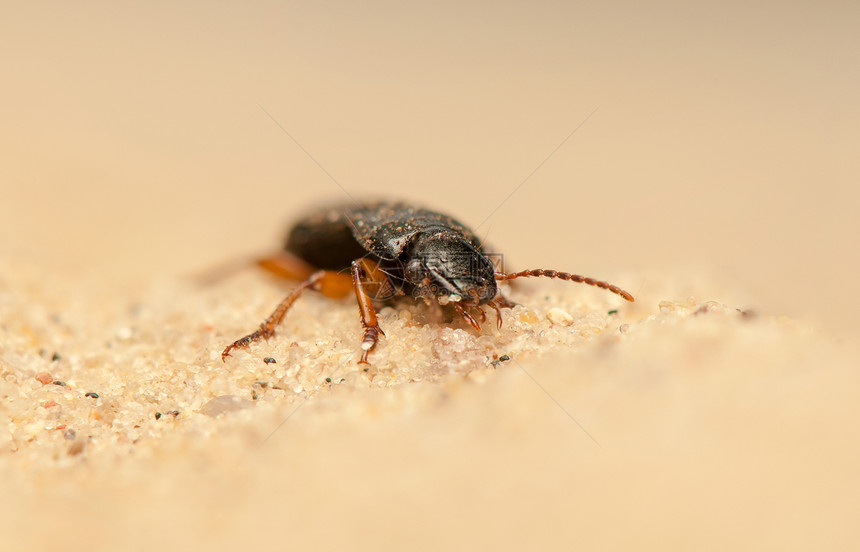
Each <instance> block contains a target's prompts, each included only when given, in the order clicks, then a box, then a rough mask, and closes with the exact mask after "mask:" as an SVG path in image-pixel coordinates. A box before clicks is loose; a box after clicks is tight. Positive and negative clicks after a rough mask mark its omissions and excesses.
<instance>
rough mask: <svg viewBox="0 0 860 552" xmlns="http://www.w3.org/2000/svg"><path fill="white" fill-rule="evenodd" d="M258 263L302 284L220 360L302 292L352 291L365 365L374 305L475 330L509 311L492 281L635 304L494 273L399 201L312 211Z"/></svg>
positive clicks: (472, 243)
mask: <svg viewBox="0 0 860 552" xmlns="http://www.w3.org/2000/svg"><path fill="white" fill-rule="evenodd" d="M259 264H260V266H262V267H263V268H265V269H267V270H269V271H270V272H273V273H275V274H278V275H281V276H284V277H288V278H293V279H297V280H303V281H302V283H301V284H299V285H298V287H296V289H295V290H293V292H292V293H290V295H288V296H287V297H286V298H285V299H284V300H283V301H282V302H281V303H280V304H279V305H278V307H277V308H276V309H275V310H274V312H273V313H272V314H271V315H270V316H269V318H267V319H266V320H265V321H264V322H263V323H262V324H261V325H260V328H259V329H258V330H257V331H255V332H253V333H251V334H249V335H247V336H245V337H243V338H241V339H239V340H237V341H235V342H234V343H233V344H231V345H229V346H228V347H227V348H226V349H224V352H223V353H221V359H222V360H226V358H227V357H228V356H229V355H230V352H231V351H232V350H233V349H236V348H244V347H247V346H248V345H250V344H251V343H253V342H255V341H257V340H259V339H260V338H268V337H270V336H272V335H274V333H275V328H276V327H277V326H278V324H280V323H281V321H282V320H283V319H284V316H285V315H286V313H287V311H288V310H289V308H290V307H291V306H292V304H293V302H294V301H295V300H296V299H297V298H298V297H299V295H301V293H302V292H303V291H305V290H306V289H313V290H316V291H320V292H322V293H323V294H325V295H327V296H330V297H343V296H345V295H347V294H349V293H350V291H353V292H354V293H355V297H356V300H357V302H358V308H359V312H360V314H361V324H362V327H363V328H364V333H363V337H362V342H361V349H362V354H361V359H360V360H359V362H360V363H365V364H366V363H367V356H368V354H369V353H370V352H371V351H372V350H373V349H374V348H375V347H376V344H377V342H378V341H379V335H380V334H383V332H382V330H381V329H380V327H379V323H378V321H377V317H376V309H375V308H374V303H377V304H379V303H383V302H388V301H391V300H394V299H396V298H397V297H406V296H412V297H413V298H415V299H417V300H423V301H424V302H426V303H427V304H428V305H430V306H433V307H435V308H439V309H441V308H442V307H443V306H449V307H450V308H453V309H454V310H455V311H456V312H457V313H458V314H459V315H460V316H461V317H462V318H463V319H464V320H465V321H466V322H467V323H469V324H470V325H471V326H472V327H474V328H475V329H476V330H478V331H480V329H481V325H480V323H479V322H478V320H477V319H476V318H475V316H476V315H477V316H478V317H480V319H481V322H485V321H486V315H485V313H484V311H483V309H482V307H483V306H484V305H486V306H489V307H490V308H492V309H494V310H495V312H496V323H497V325H498V327H500V328H501V326H502V317H501V312H500V309H502V308H510V307H512V306H514V304H513V303H511V302H510V301H508V300H507V299H505V297H504V296H503V295H502V294H501V292H500V290H499V288H498V287H497V285H496V282H497V281H504V280H513V279H515V278H521V277H526V276H544V277H549V278H559V279H562V280H568V281H573V282H582V283H585V284H589V285H593V286H597V287H601V288H603V289H607V290H609V291H611V292H613V293H617V294H618V295H621V296H622V297H624V298H625V299H626V300H628V301H633V297H632V296H631V295H630V294H629V293H627V292H626V291H624V290H622V289H620V288H618V287H617V286H614V285H612V284H608V283H606V282H602V281H599V280H595V279H593V278H587V277H584V276H578V275H576V274H568V273H566V272H558V271H555V270H543V269H536V270H524V271H520V272H515V273H510V274H505V273H503V272H498V271H497V270H496V268H495V267H494V265H493V263H492V262H491V260H490V258H489V256H488V254H487V252H486V251H485V250H484V247H483V246H482V244H481V243H480V240H479V239H478V238H477V237H476V236H475V234H474V233H473V232H472V231H471V230H469V229H468V228H466V227H465V226H464V225H462V224H461V223H460V222H458V221H456V220H454V219H453V218H451V217H449V216H447V215H443V214H440V213H436V212H434V211H429V210H426V209H420V208H417V207H413V206H411V205H408V204H405V203H390V202H377V203H365V204H345V205H338V206H333V207H330V208H328V209H322V210H320V211H317V212H315V213H312V214H311V215H309V216H307V217H305V218H304V219H302V220H300V221H298V222H297V223H296V224H295V225H294V226H293V227H292V229H291V230H290V232H289V235H288V236H287V241H286V244H285V246H284V250H283V251H281V252H279V253H277V254H275V255H272V256H270V257H267V258H265V259H262V260H260V263H259ZM383 335H384V334H383Z"/></svg>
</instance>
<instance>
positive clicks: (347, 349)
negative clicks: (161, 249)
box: [0, 260, 860, 550]
mask: <svg viewBox="0 0 860 552" xmlns="http://www.w3.org/2000/svg"><path fill="white" fill-rule="evenodd" d="M3 267H4V269H3V272H2V274H0V279H2V283H3V287H2V290H3V291H2V295H0V299H2V300H0V309H2V312H0V320H3V324H2V325H0V344H2V348H0V370H2V379H0V385H2V387H0V394H2V399H3V400H2V403H0V404H2V414H3V417H4V418H5V419H6V420H7V423H4V424H3V426H2V428H0V431H2V433H0V437H2V442H3V443H4V444H3V448H2V453H0V477H2V481H3V482H4V485H3V486H4V500H3V501H2V507H0V509H2V519H3V523H4V525H5V529H4V535H3V540H4V542H7V543H10V544H11V546H10V547H8V548H7V549H9V550H13V549H15V550H18V549H26V548H30V547H32V548H47V547H53V546H61V547H63V548H66V549H90V550H92V549H96V550H112V549H118V548H124V549H127V548H131V549H144V548H151V547H152V546H171V547H177V548H181V547H192V546H194V547H197V546H205V547H206V548H208V549H216V550H221V549H224V550H226V549H235V548H237V547H242V548H244V547H247V546H251V545H254V546H257V545H260V546H263V547H265V548H270V547H271V548H280V547H283V546H290V547H300V546H309V545H314V544H317V545H321V544H322V545H326V546H349V547H357V548H362V549H378V548H396V547H399V546H406V545H407V544H408V543H413V545H414V543H415V542H416V541H417V543H418V548H422V549H433V548H439V547H442V546H456V547H471V546H478V545H482V546H484V547H492V548H532V547H544V546H553V547H557V548H565V547H566V543H570V542H577V543H581V544H585V545H590V546H593V547H600V548H623V547H633V548H699V549H726V548H732V547H742V548H762V547H766V548H769V549H776V548H780V549H809V548H827V549H840V548H841V549H844V548H848V547H850V543H851V542H854V543H856V542H857V540H856V539H857V537H858V536H860V535H858V530H857V525H856V523H854V521H855V519H854V518H855V514H856V512H857V509H858V507H860V504H858V496H860V495H858V490H860V489H858V478H857V474H856V466H857V465H858V461H860V439H858V437H860V435H858V433H860V431H858V428H857V424H856V420H857V415H858V410H860V407H858V405H860V400H858V399H860V396H858V395H860V385H858V384H860V381H858V380H860V376H858V372H857V359H858V357H857V355H856V353H855V352H853V351H852V350H851V349H850V347H848V346H846V345H844V344H840V343H839V342H837V341H836V340H834V339H833V338H832V337H830V336H828V335H827V334H822V333H819V332H817V331H814V330H812V329H810V328H808V327H805V326H803V325H801V324H797V323H795V322H793V321H792V320H789V319H785V318H775V317H773V316H769V315H767V314H765V313H756V312H754V311H743V312H742V311H740V310H739V309H740V308H741V306H738V305H723V304H719V303H716V302H708V301H707V300H706V299H707V298H700V299H687V298H678V297H672V295H671V293H669V294H667V295H666V296H664V297H661V298H660V299H661V300H662V301H658V300H656V299H657V298H655V297H648V296H645V297H640V298H639V302H637V303H636V304H634V305H630V306H627V305H620V304H619V301H616V298H615V297H614V296H610V295H609V294H604V293H602V292H599V291H596V290H591V289H588V288H584V286H571V285H569V284H568V285H565V284H561V283H536V282H535V283H533V282H528V285H527V286H522V287H521V288H520V289H516V290H513V291H512V292H511V295H512V296H513V297H514V298H515V299H516V300H518V301H519V302H521V303H523V304H524V305H527V306H526V307H517V308H516V309H514V310H513V311H511V312H508V313H506V315H505V322H506V324H505V327H504V329H503V330H502V331H501V332H499V331H496V330H495V329H491V330H489V331H487V332H486V333H485V334H483V335H478V334H476V333H475V332H474V331H472V330H467V329H465V328H464V327H463V325H462V324H449V325H440V324H422V323H419V319H420V316H421V315H422V314H421V309H420V308H416V307H409V306H408V305H407V306H403V307H399V308H396V309H385V310H383V311H382V324H383V327H384V329H385V330H386V332H387V336H388V337H387V338H386V339H385V340H384V341H383V343H382V345H381V346H380V347H379V349H378V351H377V352H376V355H375V357H374V360H375V361H376V362H375V365H374V372H375V373H370V374H365V373H364V372H362V371H360V370H358V369H357V366H356V365H355V364H354V361H355V358H356V357H355V351H356V344H357V342H358V335H359V330H358V324H357V315H356V312H355V308H354V305H353V304H351V302H350V301H348V300H345V301H341V302H332V301H329V300H327V299H325V298H323V297H319V296H312V295H309V296H308V297H306V298H304V299H303V300H302V302H301V303H299V304H297V306H296V308H295V310H294V311H293V312H291V313H290V316H289V317H288V319H287V323H286V324H285V325H284V328H283V331H282V332H281V333H280V334H279V335H278V336H276V337H275V338H273V339H272V340H271V341H270V342H269V343H261V344H259V345H257V346H255V347H253V348H252V349H251V350H250V352H249V353H245V352H240V353H237V354H236V355H235V358H233V359H230V360H229V361H228V362H227V363H226V364H222V362H221V360H220V358H219V353H220V350H221V348H222V347H223V346H224V344H225V343H227V342H229V341H230V340H231V339H232V338H234V337H236V336H238V335H240V334H242V333H244V331H245V330H247V329H249V328H252V327H253V325H254V324H255V323H256V321H257V320H258V319H259V318H260V316H261V314H265V313H266V312H267V311H268V310H269V308H270V306H271V305H272V304H274V303H275V302H276V301H277V300H278V298H279V297H280V295H281V294H282V293H283V290H284V289H285V288H284V286H282V285H281V284H279V283H278V282H275V281H273V280H271V279H269V278H268V277H266V276H264V275H261V274H258V273H256V272H255V271H253V270H248V271H245V272H242V273H240V274H238V275H236V276H234V277H232V278H229V279H228V280H227V281H224V282H222V283H218V284H216V285H213V286H210V287H200V286H197V285H195V284H194V283H193V282H189V281H187V280H186V281H180V280H179V279H176V280H173V281H159V282H153V283H152V284H151V285H150V286H149V287H147V288H146V289H144V290H141V291H139V292H138V295H132V296H129V295H126V294H115V293H116V290H106V289H104V288H97V287H94V286H92V285H90V284H86V283H85V279H82V280H81V281H79V282H74V281H68V280H66V281H64V282H60V283H58V282H57V280H56V279H55V278H54V275H51V274H48V273H47V272H46V271H45V270H44V267H37V266H32V265H30V266H25V265H23V264H16V262H15V261H14V260H8V262H6V263H4V265H3ZM13 290H14V291H13ZM22 291H23V293H22ZM127 292H128V293H130V294H133V293H134V292H133V291H131V290H127ZM96 306H97V308H96ZM743 307H746V306H745V305H744V306H743ZM551 308H557V309H561V310H563V311H565V312H566V313H568V315H569V317H570V318H569V319H562V320H561V323H551V322H550V320H548V319H547V315H548V313H549V312H550V309H551ZM616 308H617V309H618V313H617V314H607V313H608V312H609V311H610V310H612V309H616ZM558 316H559V313H558V311H555V313H554V315H553V317H554V318H555V319H556V322H558V321H559V320H560V319H559V318H558ZM490 326H492V325H490ZM503 354H507V355H509V356H510V357H511V359H510V360H508V361H504V362H497V363H496V364H495V365H494V364H492V363H491V362H492V361H493V359H494V358H495V357H498V356H500V355H503ZM265 357H272V358H274V359H276V361H277V363H274V364H267V363H265V362H264V360H263V359H264V358H265ZM44 372H47V373H49V374H50V378H48V379H44V382H40V381H37V378H44V377H45V376H40V375H39V374H40V373H44ZM329 379H330V380H331V382H329ZM45 382H47V383H45ZM57 382H63V383H64V385H58V384H57ZM87 393H97V394H98V397H97V398H94V397H92V395H90V396H87ZM225 397H230V400H229V401H227V400H226V399H225Z"/></svg>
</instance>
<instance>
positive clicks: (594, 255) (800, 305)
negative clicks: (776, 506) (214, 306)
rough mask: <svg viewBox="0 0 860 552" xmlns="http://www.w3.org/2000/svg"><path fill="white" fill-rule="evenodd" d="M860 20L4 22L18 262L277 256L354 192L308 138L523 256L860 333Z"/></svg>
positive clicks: (817, 9) (367, 14)
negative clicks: (297, 231) (858, 296)
mask: <svg viewBox="0 0 860 552" xmlns="http://www.w3.org/2000/svg"><path fill="white" fill-rule="evenodd" d="M858 15H860V7H858V4H857V3H855V2H824V3H822V2H793V3H784V2H770V3H760V2H753V3H748V2H744V3H725V2H723V3H716V4H714V3H711V4H708V5H704V4H702V5H696V4H691V3H689V2H664V3H659V4H654V3H644V4H643V3H637V2H604V3H599V4H593V5H580V4H572V3H568V2H539V3H528V4H523V3H519V2H496V3H492V4H489V3H486V4H484V3H474V4H471V5H463V4H462V3H460V2H436V3H432V4H426V5H425V4H416V5H403V4H402V3H399V2H362V3H353V2H337V1H335V2H314V3H301V4H299V3H286V2H255V3H241V4H239V3H235V4H224V3H219V4H217V5H216V4H214V3H211V2H185V3H181V4H177V3H141V5H138V6H136V7H132V6H128V5H120V4H117V3H115V2H87V3H84V4H81V3H77V4H68V3H59V2H57V3H39V4H26V3H18V4H16V5H11V6H6V7H5V8H4V16H3V18H2V21H0V70H2V82H3V85H2V88H0V100H2V101H0V121H2V126H0V192H2V199H0V236H2V237H0V245H2V247H4V248H5V249H6V250H7V252H9V253H10V254H14V255H22V256H27V257H29V258H31V259H35V260H37V262H38V263H39V264H40V265H42V266H51V267H56V270H57V276H59V277H75V275H78V276H81V277H87V278H98V279H104V280H105V281H117V280H121V281H123V282H129V283H134V282H145V281H147V280H148V279H150V278H151V277H153V276H157V275H170V274H185V273H188V272H190V271H194V270H197V269H199V268H201V267H205V266H207V265H210V264H213V263H218V262H220V261H223V260H225V259H229V258H232V257H235V256H236V255H242V254H246V253H253V252H257V251H260V250H265V249H267V248H270V247H273V246H276V245H277V244H278V243H279V242H280V240H281V237H282V235H283V233H284V230H285V225H286V224H287V222H288V221H289V219H290V218H291V217H293V216H295V215H297V214H300V213H301V212H302V211H303V210H305V209H306V208H307V206H308V205H312V204H313V203H314V202H318V201H320V200H325V199H330V198H341V197H345V195H344V193H343V191H341V189H339V186H338V184H336V183H335V182H334V181H333V180H332V179H331V178H329V176H328V175H327V174H326V172H324V171H323V170H321V169H320V167H318V166H317V165H316V164H315V162H314V161H312V160H311V159H310V158H309V157H308V156H307V155H306V154H305V152H303V151H302V149H301V148H300V147H299V146H297V145H296V143H294V142H293V140H291V138H290V137H289V136H288V135H287V132H288V133H289V134H290V135H292V136H293V137H294V138H295V140H296V141H298V143H300V144H301V146H302V147H303V148H305V149H306V150H307V152H309V153H310V154H311V155H312V156H313V157H314V158H315V159H316V160H317V161H318V162H319V164H320V165H321V166H322V167H324V169H325V171H327V172H328V173H329V174H330V175H331V176H332V177H333V179H334V180H336V181H337V183H339V185H340V186H342V187H343V188H344V189H345V190H347V191H348V192H349V193H350V194H352V195H355V196H365V195H370V196H389V195H390V196H392V197H404V198H408V199H411V200H414V201H415V202H417V203H422V204H426V205H429V206H432V207H436V208H438V209H439V210H442V211H446V212H449V213H451V214H453V215H455V216H457V217H459V218H461V219H462V220H463V221H464V222H466V223H467V224H470V225H473V226H477V225H479V224H480V223H481V222H482V221H483V220H485V219H486V218H487V217H488V216H489V215H490V214H491V213H492V217H490V219H489V220H488V221H487V222H486V224H483V225H481V228H480V229H479V233H480V234H481V235H486V236H487V240H488V241H489V242H490V243H492V244H494V246H495V247H496V248H497V249H499V250H500V251H503V252H504V253H505V254H506V255H507V258H508V259H509V261H512V262H514V264H515V265H516V266H517V267H521V268H525V267H547V268H558V269H563V270H570V271H576V272H580V273H583V274H589V275H594V276H600V277H606V278H610V277H612V276H613V275H616V276H617V275H622V281H620V282H617V283H619V284H621V285H623V287H626V288H629V289H630V290H631V291H632V292H634V293H636V292H641V291H642V290H643V288H647V287H648V286H651V285H654V281H655V280H654V278H660V277H661V275H669V274H671V275H673V276H672V277H673V278H674V279H675V280H676V281H681V282H684V281H685V280H687V279H689V281H690V282H694V281H696V278H698V275H701V274H705V275H709V276H710V277H712V278H713V279H714V280H715V281H717V282H719V288H718V289H716V290H714V289H710V288H709V289H707V290H705V289H696V286H695V284H691V286H690V289H689V290H685V292H686V291H689V292H690V293H694V294H697V295H698V296H700V298H701V299H715V300H728V299H727V297H721V296H720V291H719V289H724V290H726V294H727V295H730V294H731V293H734V292H733V291H729V290H744V293H746V294H747V296H748V297H750V298H753V300H752V301H751V304H744V305H738V306H744V307H752V308H758V309H762V310H764V311H768V312H771V313H777V314H779V313H784V314H788V315H792V316H800V317H807V316H812V317H815V318H818V319H820V320H822V321H823V322H824V323H825V324H826V325H827V326H829V327H830V328H833V329H843V330H844V329H848V330H850V331H853V330H856V329H858V327H860V326H858V322H857V319H856V316H855V315H854V313H853V312H852V311H851V310H850V309H847V308H846V306H848V305H847V304H848V303H852V304H853V303H856V300H854V299H853V298H852V288H851V286H852V284H853V283H854V282H856V281H857V279H858V277H860V261H858V256H857V254H856V251H855V249H856V242H857V236H858V235H860V232H858V230H860V223H858V217H857V214H856V212H857V209H858V206H860V201H858V200H860V191H858V186H857V184H858V175H860V161H858V155H857V153H858V151H860V102H858V101H857V98H858V97H860V39H858V33H857V29H858V24H860V17H858ZM266 112H268V113H269V114H271V117H272V118H274V119H275V120H277V122H278V123H280V125H281V126H283V129H282V128H279V126H278V124H276V123H275V122H274V121H273V119H272V118H270V117H269V115H267V113H266ZM580 125H581V126H580ZM577 128H578V130H576V132H574V133H573V135H571V132H573V131H574V130H575V129H577ZM285 130H286V132H285ZM568 136H570V137H569V139H568V140H567V141H566V142H564V144H563V145H562V146H561V147H559V145H560V144H562V142H563V141H564V140H565V138H566V137H568ZM556 148H558V149H557V150H556ZM553 152H554V153H553ZM551 153H552V156H551V157H550V158H549V159H547V157H548V156H550V154H551ZM544 161H546V162H545V163H543V162H544ZM542 163H543V164H542ZM538 167H540V168H539V169H538V170H537V171H536V172H534V174H532V173H533V171H535V169H536V168H538ZM530 175H531V176H530ZM529 176H530V177H529ZM526 179H527V180H526ZM524 181H525V183H524V184H523V182H524ZM520 184H522V186H521V187H520V188H519V189H518V190H517V187H518V186H520ZM514 190H516V192H515V193H514V194H513V196H511V197H510V199H509V200H507V201H505V198H507V197H508V196H509V195H510V194H511V193H512V192H514ZM497 208H498V210H496V209H497ZM852 251H855V252H854V253H852ZM640 274H641V275H644V274H649V276H647V277H646V276H641V278H640V276H639V275H640ZM667 277H668V276H667ZM637 278H640V279H637ZM667 298H670V297H667ZM671 298H674V297H671Z"/></svg>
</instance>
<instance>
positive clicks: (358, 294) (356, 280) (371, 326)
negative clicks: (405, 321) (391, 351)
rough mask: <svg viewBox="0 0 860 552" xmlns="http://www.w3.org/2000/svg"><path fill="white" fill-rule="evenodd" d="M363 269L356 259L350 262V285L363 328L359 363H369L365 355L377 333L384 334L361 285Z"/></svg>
mask: <svg viewBox="0 0 860 552" xmlns="http://www.w3.org/2000/svg"><path fill="white" fill-rule="evenodd" d="M362 272H364V269H362V268H361V265H360V264H359V263H358V262H357V261H353V262H352V285H353V287H354V288H355V299H356V301H358V310H359V312H360V313H361V325H362V327H363V328H364V336H363V337H362V340H361V360H359V361H358V363H359V364H370V363H369V362H367V355H368V354H369V353H370V351H372V350H373V349H374V348H375V347H376V344H377V342H379V335H380V334H382V335H385V332H383V331H382V329H381V328H380V327H379V323H378V322H377V320H376V309H374V308H373V302H372V301H371V299H370V296H369V295H368V294H367V291H365V289H364V286H362V285H361V274H362Z"/></svg>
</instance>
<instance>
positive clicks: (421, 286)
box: [404, 230, 496, 306]
mask: <svg viewBox="0 0 860 552" xmlns="http://www.w3.org/2000/svg"><path fill="white" fill-rule="evenodd" d="M404 276H405V278H406V280H407V281H409V282H410V283H411V284H413V285H414V286H415V289H416V290H420V291H419V293H421V294H422V295H426V294H427V293H428V291H427V289H426V288H427V287H429V288H430V289H429V293H430V294H431V295H433V297H434V298H435V299H436V301H438V302H439V303H440V304H443V305H444V304H447V303H448V302H460V303H461V304H464V305H474V306H477V305H483V304H485V303H487V302H488V301H491V300H492V299H493V298H494V297H495V296H496V279H495V268H494V267H493V264H492V263H491V262H490V260H489V259H488V258H487V257H486V256H485V255H484V254H482V253H481V252H480V251H478V250H477V249H475V247H474V246H472V244H471V243H469V242H468V241H466V240H464V239H463V238H462V237H460V236H459V235H457V234H454V233H451V232H445V231H442V230H440V231H437V232H433V231H431V232H424V233H422V234H419V235H418V236H416V238H415V239H414V241H413V245H412V247H411V248H410V250H409V254H408V256H407V258H406V267H405V271H404Z"/></svg>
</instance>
